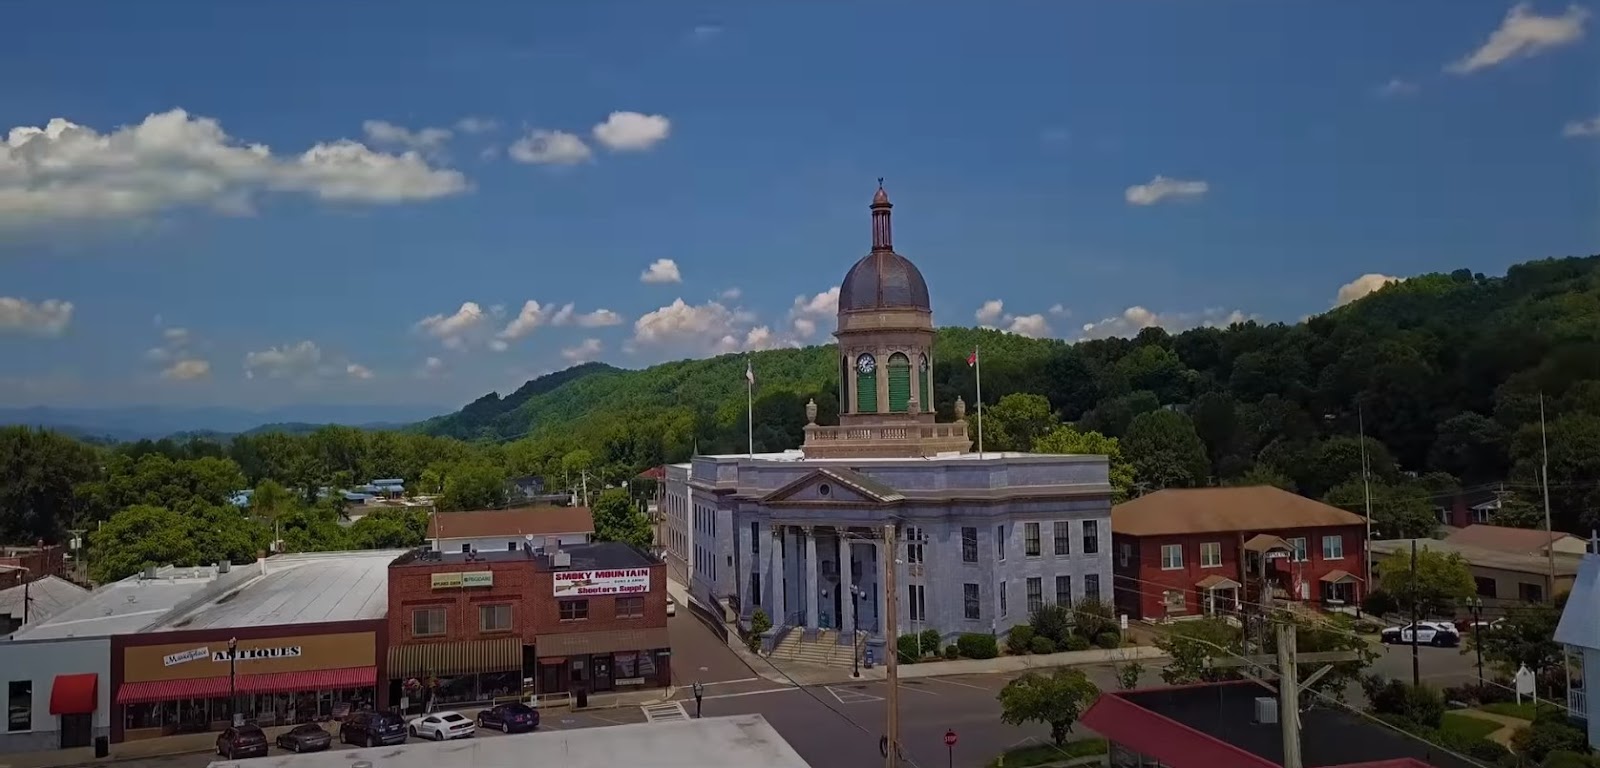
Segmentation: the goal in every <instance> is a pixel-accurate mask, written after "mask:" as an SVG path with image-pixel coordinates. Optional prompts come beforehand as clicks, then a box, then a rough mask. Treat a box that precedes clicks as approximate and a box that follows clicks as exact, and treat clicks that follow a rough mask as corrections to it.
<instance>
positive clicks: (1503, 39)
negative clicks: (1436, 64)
mask: <svg viewBox="0 0 1600 768" xmlns="http://www.w3.org/2000/svg"><path fill="white" fill-rule="evenodd" d="M1532 9H1533V5H1532V3H1527V2H1521V3H1517V4H1516V5H1513V6H1511V10H1509V11H1506V15H1505V18H1504V19H1502V20H1501V21H1500V26H1499V27H1497V28H1495V30H1494V32H1491V33H1490V34H1489V39H1488V40H1486V41H1484V43H1483V45H1482V46H1480V47H1479V48H1478V49H1477V50H1476V51H1473V52H1472V53H1470V54H1468V55H1467V56H1464V57H1462V58H1461V59H1458V60H1456V61H1453V62H1451V63H1449V64H1447V65H1445V68H1444V69H1445V71H1446V72H1451V73H1454V74H1458V75H1466V74H1471V73H1473V72H1476V71H1478V70H1480V69H1486V68H1488V67H1493V66H1496V65H1498V64H1503V63H1505V62H1507V61H1511V60H1513V59H1526V58H1529V57H1532V56H1537V55H1539V54H1541V53H1544V52H1546V51H1550V50H1553V49H1556V48H1560V47H1563V46H1567V45H1572V44H1573V43H1576V42H1578V41H1579V40H1582V39H1583V33H1584V29H1583V27H1584V24H1586V23H1587V22H1588V21H1589V10H1588V9H1587V8H1583V7H1582V6H1579V5H1577V4H1572V5H1568V6H1567V10H1566V11H1565V12H1563V13H1562V14H1561V15H1559V16H1540V15H1539V14H1537V13H1535V12H1534V11H1533V10H1532Z"/></svg>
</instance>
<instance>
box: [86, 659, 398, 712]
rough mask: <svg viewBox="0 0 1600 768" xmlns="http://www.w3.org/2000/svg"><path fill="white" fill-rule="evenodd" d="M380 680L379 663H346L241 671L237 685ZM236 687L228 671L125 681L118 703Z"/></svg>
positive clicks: (268, 687)
mask: <svg viewBox="0 0 1600 768" xmlns="http://www.w3.org/2000/svg"><path fill="white" fill-rule="evenodd" d="M377 682H378V668H377V667H346V668H344V669H318V670H312V671H307V672H274V673H272V674H268V675H239V677H238V681H237V686H236V687H237V689H238V691H239V693H292V692H294V691H315V690H323V689H331V688H360V687H363V686H368V685H376V684H377ZM234 687H235V686H230V685H229V683H228V678H227V676H226V675H224V676H222V677H199V678H192V679H189V680H162V681H159V682H149V683H123V684H122V688H121V689H120V690H118V691H117V703H118V704H137V703H141V702H148V701H171V700H174V699H204V698H213V697H218V696H227V695H228V693H229V691H230V690H231V689H233V688H234Z"/></svg>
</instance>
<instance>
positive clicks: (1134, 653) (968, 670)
mask: <svg viewBox="0 0 1600 768" xmlns="http://www.w3.org/2000/svg"><path fill="white" fill-rule="evenodd" d="M1165 658H1167V654H1166V653H1165V652H1163V651H1162V650H1161V649H1159V648H1153V647H1151V646H1148V645H1131V646H1127V647H1125V648H1113V649H1109V650H1108V649H1104V648H1093V649H1090V650H1087V651H1064V652H1062V653H1046V654H1039V655H1033V656H996V657H995V658H992V659H956V660H954V661H924V662H919V663H917V664H901V665H900V666H899V668H898V670H897V672H898V673H899V677H900V679H902V680H910V679H915V678H919V677H949V676H952V675H993V674H1003V673H1007V672H1026V671H1028V670H1033V669H1051V668H1055V667H1079V666H1085V665H1090V664H1122V663H1125V662H1129V661H1139V662H1148V661H1152V660H1158V659H1165ZM761 663H763V664H766V663H767V660H765V659H762V660H761ZM772 665H773V666H776V667H778V668H779V669H782V670H783V671H784V672H786V673H787V674H788V678H789V680H792V681H793V682H795V683H798V684H800V685H834V684H837V683H847V682H860V681H861V680H882V679H884V678H885V677H887V676H888V670H887V669H885V668H884V666H883V665H882V664H876V665H874V666H873V667H872V668H871V669H863V670H861V677H859V678H857V677H852V676H851V674H850V669H849V668H847V667H822V666H817V665H814V664H805V663H803V662H790V661H774V662H772ZM785 682H788V680H786V681H785Z"/></svg>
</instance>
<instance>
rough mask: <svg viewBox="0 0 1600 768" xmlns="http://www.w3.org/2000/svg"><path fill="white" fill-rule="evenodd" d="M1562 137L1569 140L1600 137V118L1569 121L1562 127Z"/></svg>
mask: <svg viewBox="0 0 1600 768" xmlns="http://www.w3.org/2000/svg"><path fill="white" fill-rule="evenodd" d="M1561 135H1562V136H1565V137H1567V138H1569V139H1577V138H1587V137H1589V136H1600V117H1591V118H1589V119H1588V120H1571V121H1568V122H1567V124H1566V125H1563V126H1561Z"/></svg>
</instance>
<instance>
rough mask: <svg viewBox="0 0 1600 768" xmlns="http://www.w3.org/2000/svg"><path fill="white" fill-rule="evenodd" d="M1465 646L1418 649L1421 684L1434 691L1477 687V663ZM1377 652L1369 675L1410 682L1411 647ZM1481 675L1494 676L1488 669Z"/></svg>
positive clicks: (1388, 648) (1383, 648) (1389, 646)
mask: <svg viewBox="0 0 1600 768" xmlns="http://www.w3.org/2000/svg"><path fill="white" fill-rule="evenodd" d="M1467 645H1468V644H1467V643H1463V644H1462V645H1461V647H1460V648H1433V647H1431V646H1426V645H1424V646H1421V647H1419V648H1417V660H1418V662H1419V663H1418V666H1419V667H1420V668H1421V672H1422V682H1424V683H1426V684H1428V685H1431V686H1434V687H1436V688H1443V687H1445V686H1451V685H1466V684H1468V683H1474V684H1475V683H1477V682H1478V664H1477V659H1476V657H1475V656H1474V655H1473V653H1472V651H1471V650H1469V649H1468V648H1467ZM1377 649H1378V652H1379V653H1381V654H1383V655H1382V656H1380V657H1378V660H1377V661H1375V662H1373V664H1372V669H1371V671H1372V672H1375V673H1377V674H1380V675H1383V676H1384V677H1392V678H1394V679H1396V680H1404V681H1406V682H1408V683H1409V682H1411V646H1409V645H1380V646H1377ZM1484 674H1485V675H1486V676H1488V677H1489V678H1493V676H1494V672H1493V670H1491V669H1489V668H1488V667H1485V668H1484Z"/></svg>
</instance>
